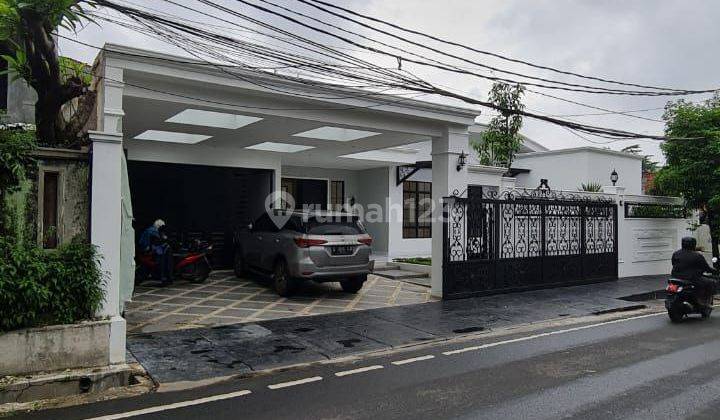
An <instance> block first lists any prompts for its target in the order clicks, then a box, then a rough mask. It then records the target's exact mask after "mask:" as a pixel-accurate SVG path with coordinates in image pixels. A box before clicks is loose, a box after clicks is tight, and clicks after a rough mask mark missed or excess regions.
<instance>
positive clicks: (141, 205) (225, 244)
mask: <svg viewBox="0 0 720 420" xmlns="http://www.w3.org/2000/svg"><path fill="white" fill-rule="evenodd" d="M128 175H129V179H130V192H131V194H132V205H133V212H134V215H135V232H136V235H137V236H138V237H139V235H140V233H141V232H142V231H143V230H144V229H145V228H146V227H148V226H149V225H150V224H152V223H153V221H155V219H158V218H160V219H163V220H165V223H167V227H168V231H169V232H170V234H171V235H173V236H179V235H183V236H185V237H187V236H190V237H195V236H199V235H204V236H206V237H207V238H208V239H210V240H212V242H213V243H214V245H215V258H214V261H213V263H214V264H215V265H216V266H219V267H229V266H230V265H231V263H232V249H231V248H232V247H231V245H232V233H233V231H234V230H235V229H237V228H238V227H239V226H244V225H247V224H248V223H250V222H252V221H253V220H255V219H256V218H257V217H258V216H259V215H260V214H261V213H262V212H263V211H264V203H265V197H267V195H268V194H269V193H270V192H271V191H272V182H273V176H272V171H270V170H260V169H245V168H224V167H214V166H200V165H181V164H172V163H157V162H140V161H129V162H128Z"/></svg>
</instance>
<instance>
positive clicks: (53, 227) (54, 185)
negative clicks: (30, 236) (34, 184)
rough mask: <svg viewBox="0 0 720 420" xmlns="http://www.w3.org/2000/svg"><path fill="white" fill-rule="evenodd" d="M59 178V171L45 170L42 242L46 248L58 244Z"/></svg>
mask: <svg viewBox="0 0 720 420" xmlns="http://www.w3.org/2000/svg"><path fill="white" fill-rule="evenodd" d="M59 178H60V175H59V174H58V173H57V172H45V173H44V175H43V192H42V198H43V206H42V212H43V213H42V220H43V228H42V229H43V231H42V243H43V248H45V249H54V248H57V246H58V185H59V182H58V181H59Z"/></svg>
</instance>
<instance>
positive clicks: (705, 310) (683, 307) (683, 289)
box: [665, 258, 717, 322]
mask: <svg viewBox="0 0 720 420" xmlns="http://www.w3.org/2000/svg"><path fill="white" fill-rule="evenodd" d="M715 260H716V259H715V258H713V263H715V262H716V261H715ZM706 278H711V279H712V280H714V281H717V278H716V277H706ZM665 291H666V292H667V297H666V298H665V309H667V312H668V316H669V317H670V320H671V321H672V322H681V321H682V320H683V319H684V318H685V317H686V316H688V315H690V314H700V316H701V317H702V318H704V319H706V318H710V314H712V311H713V296H712V294H710V296H701V295H699V293H698V291H697V287H696V286H695V285H694V284H693V283H692V282H690V281H687V280H680V279H674V278H671V279H669V280H668V285H667V288H666V289H665Z"/></svg>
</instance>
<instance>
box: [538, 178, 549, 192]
mask: <svg viewBox="0 0 720 420" xmlns="http://www.w3.org/2000/svg"><path fill="white" fill-rule="evenodd" d="M536 189H538V190H550V186H549V185H548V180H547V179H545V178H543V179H541V180H540V185H538V187H537V188H536Z"/></svg>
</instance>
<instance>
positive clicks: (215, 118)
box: [165, 109, 262, 130]
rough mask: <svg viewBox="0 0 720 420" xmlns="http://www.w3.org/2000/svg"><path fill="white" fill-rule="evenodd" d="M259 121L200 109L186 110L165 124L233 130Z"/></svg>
mask: <svg viewBox="0 0 720 420" xmlns="http://www.w3.org/2000/svg"><path fill="white" fill-rule="evenodd" d="M260 120H262V118H260V117H251V116H249V115H238V114H227V113H224V112H213V111H204V110H202V109H186V110H184V111H182V112H180V113H179V114H176V115H174V116H172V117H170V118H168V119H167V120H165V122H170V123H178V124H188V125H198V126H202V127H217V128H227V129H231V130H235V129H238V128H240V127H245V126H246V125H248V124H252V123H254V122H257V121H260Z"/></svg>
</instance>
